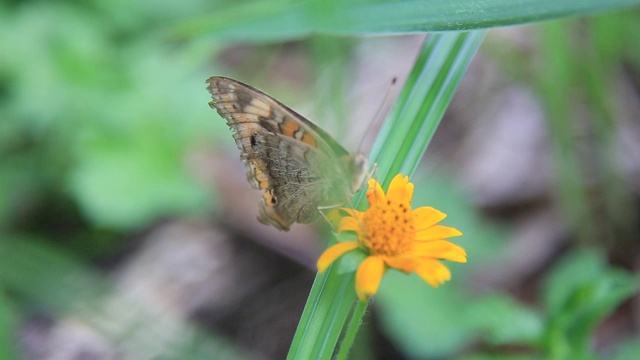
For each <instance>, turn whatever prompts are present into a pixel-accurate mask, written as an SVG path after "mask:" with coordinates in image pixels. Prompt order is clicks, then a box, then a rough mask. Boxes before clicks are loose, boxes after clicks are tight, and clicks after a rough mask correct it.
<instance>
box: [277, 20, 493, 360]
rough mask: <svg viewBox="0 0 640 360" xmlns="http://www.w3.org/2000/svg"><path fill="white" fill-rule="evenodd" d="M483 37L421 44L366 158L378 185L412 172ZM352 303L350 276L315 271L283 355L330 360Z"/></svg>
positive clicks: (440, 38)
mask: <svg viewBox="0 0 640 360" xmlns="http://www.w3.org/2000/svg"><path fill="white" fill-rule="evenodd" d="M483 38H484V32H469V33H454V34H447V35H434V36H432V37H430V38H429V39H428V41H427V42H426V43H425V45H424V48H423V50H422V52H421V53H420V55H419V57H418V59H417V60H416V63H415V65H414V69H413V71H412V73H411V74H410V76H409V78H408V80H407V82H406V83H405V86H404V88H403V91H402V93H401V94H400V97H399V99H398V101H397V103H396V105H395V106H394V109H393V110H392V111H391V113H390V115H389V118H388V120H387V121H386V123H385V124H384V126H383V128H382V129H381V130H380V134H379V136H378V138H377V140H376V143H375V144H374V149H373V150H372V154H371V156H370V159H371V161H372V162H376V163H378V175H379V181H380V182H381V183H382V184H383V187H387V186H388V184H389V182H390V181H391V179H392V178H393V176H395V175H396V174H397V173H398V172H403V173H404V174H405V175H411V174H412V173H413V170H414V169H415V167H416V165H417V164H418V162H419V161H420V159H421V158H422V155H423V154H424V151H425V149H426V147H427V145H428V143H429V141H430V140H431V137H432V136H433V133H434V132H435V129H436V128H437V126H438V123H439V122H440V119H441V118H442V115H443V113H444V110H445V109H446V108H447V105H448V104H449V102H450V100H451V98H452V96H453V93H454V91H455V89H456V88H457V86H458V84H459V82H460V80H461V79H462V76H463V74H464V73H465V71H466V69H467V67H468V65H469V63H470V62H471V59H472V58H473V55H474V54H475V52H476V50H477V49H478V47H479V46H480V43H481V42H482V39H483ZM361 198H362V192H361V193H360V194H359V195H358V196H356V201H355V204H356V206H358V204H359V205H360V206H362V205H364V204H363V203H361V202H360V199H361ZM354 301H355V290H354V278H353V275H350V276H346V275H340V274H338V272H337V269H333V267H331V268H329V270H327V271H326V272H325V273H322V274H318V275H317V276H316V280H315V282H314V285H313V287H312V289H311V293H310V295H309V299H308V300H307V305H306V306H305V310H304V312H303V314H302V318H301V319H300V323H299V324H298V330H297V331H296V335H295V337H294V339H293V343H292V345H291V348H290V350H289V354H288V358H289V359H329V358H331V356H332V354H333V350H334V348H335V346H336V343H337V341H338V337H339V335H340V332H341V330H342V327H343V326H344V323H345V321H346V317H347V315H348V313H349V311H350V309H351V307H352V305H353V304H354Z"/></svg>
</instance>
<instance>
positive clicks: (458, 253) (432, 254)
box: [411, 240, 467, 263]
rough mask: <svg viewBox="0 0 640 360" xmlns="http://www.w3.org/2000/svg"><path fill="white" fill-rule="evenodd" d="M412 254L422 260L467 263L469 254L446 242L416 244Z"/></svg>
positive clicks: (436, 241) (435, 241)
mask: <svg viewBox="0 0 640 360" xmlns="http://www.w3.org/2000/svg"><path fill="white" fill-rule="evenodd" d="M411 254H412V255H414V256H417V257H420V258H430V259H440V260H449V261H456V262H461V263H465V262H467V253H466V252H465V251H464V249H463V248H461V247H460V246H458V245H456V244H454V243H452V242H449V241H446V240H434V241H427V242H420V243H416V244H415V245H414V248H413V250H412V251H411Z"/></svg>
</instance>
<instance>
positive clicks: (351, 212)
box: [340, 208, 364, 219]
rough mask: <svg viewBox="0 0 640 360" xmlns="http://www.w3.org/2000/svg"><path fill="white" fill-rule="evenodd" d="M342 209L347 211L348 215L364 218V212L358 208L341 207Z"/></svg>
mask: <svg viewBox="0 0 640 360" xmlns="http://www.w3.org/2000/svg"><path fill="white" fill-rule="evenodd" d="M340 210H342V211H344V212H345V213H347V215H349V216H352V217H354V218H356V219H362V214H364V213H362V212H360V211H358V210H356V209H349V208H340Z"/></svg>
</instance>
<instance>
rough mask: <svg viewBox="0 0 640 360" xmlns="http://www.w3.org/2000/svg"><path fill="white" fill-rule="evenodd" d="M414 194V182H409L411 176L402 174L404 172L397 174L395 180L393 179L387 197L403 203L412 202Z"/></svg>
mask: <svg viewBox="0 0 640 360" xmlns="http://www.w3.org/2000/svg"><path fill="white" fill-rule="evenodd" d="M412 196H413V184H412V183H410V182H409V177H408V176H402V174H398V175H396V176H395V177H394V178H393V180H391V184H389V190H387V199H388V200H392V201H398V202H402V203H410V202H411V197H412Z"/></svg>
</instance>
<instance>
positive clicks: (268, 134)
mask: <svg viewBox="0 0 640 360" xmlns="http://www.w3.org/2000/svg"><path fill="white" fill-rule="evenodd" d="M207 84H208V86H207V90H208V91H209V92H210V93H211V97H212V101H211V102H210V103H209V105H210V106H211V107H212V108H215V109H216V110H217V111H218V113H219V114H220V116H222V117H223V118H225V119H226V120H227V124H228V125H229V127H230V128H231V129H232V130H233V132H234V134H233V137H234V139H235V141H236V144H237V145H238V148H239V149H240V151H241V158H242V160H243V161H244V163H245V165H246V167H247V179H248V180H249V182H250V183H251V185H252V186H253V187H254V188H255V189H259V190H263V191H264V192H263V197H262V202H261V204H260V216H259V218H258V219H259V220H260V221H261V222H262V223H265V224H269V225H273V226H275V227H276V228H278V229H280V230H285V231H286V230H288V229H289V227H290V226H291V224H293V223H294V222H298V223H309V222H312V221H313V220H315V219H316V218H317V217H318V216H319V215H320V214H319V212H318V211H317V209H318V207H320V206H335V205H339V204H341V203H343V202H344V200H346V196H348V195H352V193H353V191H354V190H353V189H352V187H353V186H352V182H353V177H354V176H358V177H361V174H363V173H364V169H363V168H362V169H361V166H360V165H362V167H363V166H364V164H360V163H355V164H354V161H353V158H354V157H353V156H351V155H350V154H349V153H348V152H347V151H346V150H345V149H344V148H342V147H341V146H340V145H339V144H338V143H337V142H335V141H334V140H333V139H332V138H331V137H330V136H329V135H328V134H326V133H325V132H324V131H323V130H322V129H320V128H319V127H317V126H316V125H314V124H313V123H311V122H310V121H308V120H306V119H305V118H304V117H302V116H301V115H299V114H298V113H296V112H295V111H293V110H291V109H289V108H288V107H287V106H285V105H283V104H282V103H280V102H278V101H277V100H275V99H273V98H271V97H270V96H268V95H266V94H264V93H263V92H261V91H259V90H257V89H254V88H253V87H251V86H249V85H246V84H243V83H241V82H239V81H236V80H233V79H229V78H225V77H211V78H209V79H208V80H207ZM354 165H355V167H354ZM354 172H357V173H358V174H354ZM338 199H339V200H338ZM340 201H342V202H340ZM337 202H340V203H339V204H338V203H337Z"/></svg>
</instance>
